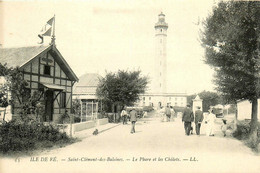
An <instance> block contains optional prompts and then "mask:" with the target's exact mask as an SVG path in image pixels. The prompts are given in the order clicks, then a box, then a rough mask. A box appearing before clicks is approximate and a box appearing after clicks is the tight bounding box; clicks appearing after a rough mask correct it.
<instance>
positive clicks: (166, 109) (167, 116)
mask: <svg viewBox="0 0 260 173" xmlns="http://www.w3.org/2000/svg"><path fill="white" fill-rule="evenodd" d="M165 114H166V118H167V120H166V121H167V122H170V120H171V108H170V106H169V104H167V107H166V108H165Z"/></svg>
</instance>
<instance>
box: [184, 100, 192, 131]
mask: <svg viewBox="0 0 260 173" xmlns="http://www.w3.org/2000/svg"><path fill="white" fill-rule="evenodd" d="M193 121H194V115H193V112H192V110H191V108H190V105H189V104H187V107H186V108H185V109H184V111H183V116H182V122H184V129H185V134H186V135H188V136H189V135H190V131H191V123H192V122H193Z"/></svg>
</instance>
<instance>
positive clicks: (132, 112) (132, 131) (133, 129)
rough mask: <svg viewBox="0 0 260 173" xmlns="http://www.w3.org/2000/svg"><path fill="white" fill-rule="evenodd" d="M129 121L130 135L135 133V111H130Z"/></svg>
mask: <svg viewBox="0 0 260 173" xmlns="http://www.w3.org/2000/svg"><path fill="white" fill-rule="evenodd" d="M129 114H130V121H131V123H132V127H131V133H135V123H136V121H137V112H136V110H135V109H133V108H132V109H131V110H130V113H129Z"/></svg>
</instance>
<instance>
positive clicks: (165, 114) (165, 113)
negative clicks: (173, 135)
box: [160, 105, 175, 122]
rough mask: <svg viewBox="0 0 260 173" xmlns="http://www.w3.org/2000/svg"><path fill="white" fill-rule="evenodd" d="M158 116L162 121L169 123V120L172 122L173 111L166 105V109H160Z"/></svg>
mask: <svg viewBox="0 0 260 173" xmlns="http://www.w3.org/2000/svg"><path fill="white" fill-rule="evenodd" d="M160 115H161V118H162V121H164V119H166V121H167V122H170V121H171V119H172V120H174V119H173V118H174V116H175V111H174V109H173V107H172V106H169V105H167V107H166V108H164V107H161V109H160Z"/></svg>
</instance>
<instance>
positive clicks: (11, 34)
mask: <svg viewBox="0 0 260 173" xmlns="http://www.w3.org/2000/svg"><path fill="white" fill-rule="evenodd" d="M213 5H214V1H213V0H197V1H194V0H193V1H192V0H158V1H157V0H154V1H147V0H124V1H123V0H113V1H109V0H103V1H102V0H95V1H94V0H92V1H90V0H89V1H79V0H78V1H68V0H67V1H65V0H59V1H50V0H49V1H27V2H25V1H11V2H10V1H4V2H0V44H2V47H22V46H36V45H39V44H38V42H40V39H39V37H38V36H37V35H38V34H39V32H40V30H41V28H42V27H43V26H44V25H45V24H46V22H47V21H48V20H49V19H50V18H51V17H53V16H54V14H55V36H56V45H57V48H58V49H59V51H60V52H61V54H62V55H63V57H64V58H65V59H66V61H67V62H68V64H69V65H70V66H71V68H72V70H73V71H74V72H75V73H76V75H77V76H78V77H80V76H81V75H83V74H85V73H99V74H100V75H102V76H104V75H105V74H106V72H110V71H112V72H116V71H117V70H119V69H120V70H138V69H140V70H141V71H142V74H143V75H148V76H149V75H151V73H152V72H153V70H154V69H153V62H152V61H153V60H154V56H155V30H154V24H155V23H156V22H157V21H158V14H160V13H161V12H163V13H164V14H165V15H166V17H165V20H166V22H167V23H168V25H169V28H168V35H167V91H168V92H169V93H178V92H186V93H187V94H194V93H199V92H201V91H203V90H208V91H214V88H215V86H214V84H213V83H212V80H213V74H214V71H213V70H212V69H211V68H210V67H209V66H208V65H206V64H204V62H203V59H204V49H203V47H202V46H201V43H200V34H199V30H200V29H202V25H201V21H202V20H203V19H205V18H206V17H207V16H208V15H209V14H210V13H211V11H212V7H213ZM198 23H200V24H199V25H197V24H198ZM45 40H46V42H45V44H48V43H49V42H47V41H48V39H45Z"/></svg>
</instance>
